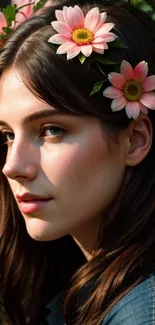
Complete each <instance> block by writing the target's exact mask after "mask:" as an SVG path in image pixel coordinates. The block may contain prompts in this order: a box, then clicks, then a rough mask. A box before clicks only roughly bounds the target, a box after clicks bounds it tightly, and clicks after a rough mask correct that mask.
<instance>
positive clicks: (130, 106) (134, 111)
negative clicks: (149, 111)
mask: <svg viewBox="0 0 155 325" xmlns="http://www.w3.org/2000/svg"><path fill="white" fill-rule="evenodd" d="M125 111H126V114H127V116H128V117H129V118H131V117H132V118H133V119H134V120H136V118H137V117H138V116H139V114H140V105H139V102H137V101H135V102H128V103H127V105H126V107H125Z"/></svg>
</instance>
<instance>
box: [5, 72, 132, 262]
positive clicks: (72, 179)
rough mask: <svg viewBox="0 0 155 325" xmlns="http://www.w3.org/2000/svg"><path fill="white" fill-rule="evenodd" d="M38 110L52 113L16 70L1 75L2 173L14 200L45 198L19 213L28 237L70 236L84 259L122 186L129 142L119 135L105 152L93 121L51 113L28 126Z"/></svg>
mask: <svg viewBox="0 0 155 325" xmlns="http://www.w3.org/2000/svg"><path fill="white" fill-rule="evenodd" d="M10 99H11V100H10ZM40 111H48V112H54V111H55V109H54V108H53V107H51V106H49V105H48V104H47V103H45V102H43V101H41V100H39V99H37V98H36V97H35V96H34V95H33V94H32V93H31V92H30V90H28V89H27V88H26V86H25V85H24V83H23V81H22V80H21V77H20V75H19V73H18V71H16V70H14V69H13V68H11V69H10V70H8V71H7V72H5V73H4V74H3V75H2V78H1V80H0V129H1V131H2V132H3V133H4V132H5V138H6V140H7V146H8V152H7V157H6V162H5V165H4V167H3V173H4V174H5V176H6V177H7V179H8V182H9V184H10V187H11V189H12V192H13V195H14V196H15V198H16V195H17V194H19V195H22V194H23V193H25V192H28V193H31V194H32V193H33V194H35V195H39V196H43V197H44V198H49V199H51V200H49V201H48V202H47V204H46V205H45V206H43V207H41V208H40V209H38V210H37V211H36V212H33V213H22V215H23V218H24V220H25V224H26V228H27V231H28V233H29V235H30V236H31V237H32V238H34V239H36V240H40V241H48V240H53V239H56V238H59V237H62V236H64V235H66V234H70V235H72V236H73V237H74V239H75V240H76V242H77V243H78V245H79V246H80V247H81V249H82V250H83V251H84V252H85V253H86V254H90V252H92V250H93V247H94V245H95V241H96V238H97V233H98V230H99V227H100V224H101V221H102V219H103V213H101V212H102V211H104V209H105V208H106V207H107V205H108V204H109V203H110V202H111V201H112V200H113V199H114V198H115V196H116V195H117V193H118V191H119V189H120V187H121V184H122V182H123V178H124V172H125V168H126V157H127V152H128V149H129V141H127V140H126V139H127V138H126V137H125V136H124V134H123V133H121V134H120V139H119V140H120V143H121V144H120V145H118V144H117V146H116V145H113V146H112V152H111V150H109V148H108V145H107V134H106V132H104V131H103V130H102V129H101V124H100V122H99V120H98V119H97V118H95V117H94V118H92V117H91V118H90V117H77V116H67V115H62V114H55V115H51V116H48V117H40V118H37V119H34V120H32V118H31V121H28V116H32V115H34V113H38V112H40ZM2 121H3V122H2ZM2 124H4V125H2ZM45 126H46V130H43V127H45ZM124 139H125V140H124ZM16 201H17V199H16ZM17 204H18V205H19V203H18V202H17ZM19 208H20V205H19ZM88 258H89V257H88Z"/></svg>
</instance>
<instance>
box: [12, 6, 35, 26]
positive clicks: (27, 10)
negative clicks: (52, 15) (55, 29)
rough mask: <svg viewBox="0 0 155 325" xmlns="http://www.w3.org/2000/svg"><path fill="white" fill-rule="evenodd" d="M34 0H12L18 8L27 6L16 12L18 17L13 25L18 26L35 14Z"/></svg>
mask: <svg viewBox="0 0 155 325" xmlns="http://www.w3.org/2000/svg"><path fill="white" fill-rule="evenodd" d="M34 2H35V1H33V0H12V4H16V5H17V9H18V8H20V7H22V6H25V7H23V8H22V9H21V10H19V12H18V13H17V14H16V19H15V22H13V24H12V27H14V28H16V27H17V26H18V25H20V24H21V23H23V22H24V21H25V20H26V19H28V18H31V17H32V16H33V9H34Z"/></svg>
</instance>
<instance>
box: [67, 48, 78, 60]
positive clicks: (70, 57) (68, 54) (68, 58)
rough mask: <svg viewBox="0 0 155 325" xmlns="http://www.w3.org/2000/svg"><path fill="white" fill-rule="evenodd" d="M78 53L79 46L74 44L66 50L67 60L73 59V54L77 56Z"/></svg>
mask: <svg viewBox="0 0 155 325" xmlns="http://www.w3.org/2000/svg"><path fill="white" fill-rule="evenodd" d="M79 53H80V46H74V47H73V48H72V49H70V50H69V51H68V52H67V60H71V59H73V58H74V57H75V56H77V55H78V54H79Z"/></svg>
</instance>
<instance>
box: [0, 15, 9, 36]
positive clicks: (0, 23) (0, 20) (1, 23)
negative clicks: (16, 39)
mask: <svg viewBox="0 0 155 325" xmlns="http://www.w3.org/2000/svg"><path fill="white" fill-rule="evenodd" d="M3 27H7V21H6V19H5V16H4V15H3V13H2V12H0V33H3V30H2V28H3Z"/></svg>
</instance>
